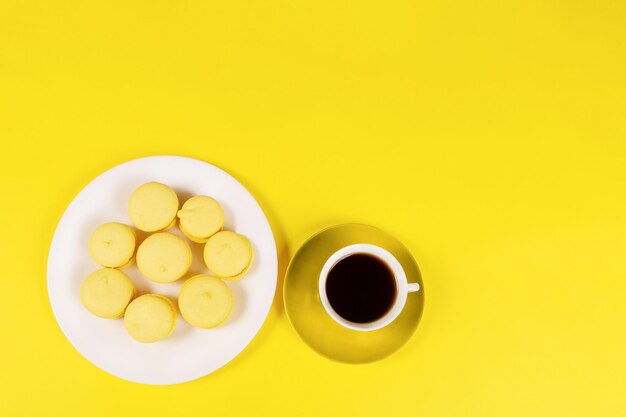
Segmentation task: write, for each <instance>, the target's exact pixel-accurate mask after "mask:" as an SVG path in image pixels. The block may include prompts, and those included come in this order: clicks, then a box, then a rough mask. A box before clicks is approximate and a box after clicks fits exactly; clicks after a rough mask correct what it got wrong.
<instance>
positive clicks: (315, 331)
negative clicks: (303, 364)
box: [283, 224, 424, 363]
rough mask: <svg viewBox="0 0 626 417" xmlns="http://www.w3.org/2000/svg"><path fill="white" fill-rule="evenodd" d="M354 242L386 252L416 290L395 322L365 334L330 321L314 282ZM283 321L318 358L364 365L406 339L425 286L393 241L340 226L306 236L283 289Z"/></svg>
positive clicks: (371, 230) (358, 228) (410, 260)
mask: <svg viewBox="0 0 626 417" xmlns="http://www.w3.org/2000/svg"><path fill="white" fill-rule="evenodd" d="M356 243H369V244H372V245H378V246H380V247H382V248H384V249H387V250H388V251H389V252H391V253H392V254H393V255H394V256H395V257H396V259H398V261H400V263H401V264H402V267H403V268H404V270H405V272H406V275H407V278H408V281H409V282H417V283H419V284H420V291H419V292H417V293H411V294H409V295H408V298H407V302H406V305H405V307H404V310H402V313H400V315H399V316H398V318H397V319H396V320H395V321H394V322H393V323H391V324H389V325H388V326H386V327H383V328H382V329H379V330H374V331H370V332H360V331H355V330H350V329H347V328H345V327H343V326H341V325H340V324H338V323H337V322H335V321H334V320H333V319H332V318H330V316H329V315H328V313H326V310H324V307H323V306H322V302H321V300H320V297H319V290H318V281H319V276H320V271H321V270H322V267H323V266H324V263H325V262H326V260H327V259H328V257H330V256H331V255H332V254H333V253H334V252H335V251H337V250H339V249H341V248H342V247H344V246H348V245H352V244H356ZM283 298H284V300H285V310H286V312H287V317H289V321H291V324H292V325H293V327H294V329H295V330H296V332H297V333H298V335H299V336H300V337H301V338H302V340H304V342H306V344H308V345H309V346H310V347H311V348H312V349H313V350H315V351H316V352H318V353H319V354H321V355H323V356H325V357H327V358H329V359H332V360H335V361H338V362H345V363H367V362H373V361H377V360H380V359H383V358H385V357H387V356H389V355H390V354H392V353H393V352H395V351H396V350H398V349H399V348H400V347H401V346H402V345H404V343H405V342H406V341H407V340H409V338H410V337H411V335H412V334H413V332H414V331H415V329H416V328H417V325H418V324H419V321H420V318H421V316H422V310H423V308H424V284H423V282H422V277H421V275H420V272H419V269H418V267H417V263H415V260H414V259H413V257H412V256H411V253H410V252H409V251H408V250H407V249H406V248H405V247H404V245H402V243H400V241H398V240H397V239H395V238H394V237H392V236H390V235H389V234H387V233H385V232H383V231H382V230H380V229H377V228H375V227H372V226H367V225H362V224H344V225H339V226H335V227H331V228H329V229H326V230H324V231H322V232H320V233H318V234H316V235H315V236H313V237H311V238H310V239H309V240H308V241H307V242H306V243H305V244H304V245H302V247H301V248H300V249H299V250H298V252H297V253H296V254H295V256H294V257H293V259H292V260H291V263H290V264H289V268H288V269H287V275H286V277H285V284H284V289H283Z"/></svg>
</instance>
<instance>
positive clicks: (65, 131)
mask: <svg viewBox="0 0 626 417" xmlns="http://www.w3.org/2000/svg"><path fill="white" fill-rule="evenodd" d="M624 22H626V3H625V2H623V1H617V0H600V1H591V0H588V1H587V0H580V1H561V2H551V1H545V0H529V1H527V0H514V1H500V0H492V1H486V0H474V1H458V0H454V1H450V0H442V1H436V2H427V1H393V0H392V1H386V2H381V1H361V2H357V1H342V0H332V1H331V0H320V1H297V0H296V1H274V0H259V1H250V2H240V1H230V2H228V1H227V2H202V1H159V0H157V1H115V0H114V1H28V0H24V1H18V0H3V1H2V2H0V140H1V143H2V149H1V153H0V154H1V156H0V157H1V158H2V159H1V163H0V178H1V181H2V191H3V197H2V198H3V204H2V208H1V209H0V210H2V212H1V213H0V214H1V218H3V219H4V220H5V221H4V229H3V239H2V242H3V243H2V247H1V251H0V262H1V265H2V291H0V313H1V316H2V318H3V322H2V343H1V347H0V392H1V393H2V394H0V415H2V416H21V415H23V416H41V415H46V416H85V415H89V416H117V415H120V416H121V415H150V416H154V417H156V416H172V415H212V416H227V415H235V416H283V415H284V416H303V417H308V416H353V415H358V416H377V417H378V416H428V417H438V416H481V417H485V416H497V417H501V416H507V417H515V416H568V417H573V416H617V415H623V413H624V410H625V409H626V395H624V393H625V392H626V354H625V353H626V297H625V295H626V192H625V189H626V24H624ZM156 154H177V155H185V156H192V157H196V158H200V159H204V160H206V161H209V162H212V163H214V164H216V165H218V166H220V167H222V168H224V169H226V170H227V171H229V172H230V173H232V174H233V175H234V176H236V177H237V178H238V179H239V180H241V181H242V183H243V184H244V185H246V186H247V187H249V189H250V190H251V191H252V192H253V193H254V195H255V196H256V197H257V198H258V200H259V201H260V203H261V205H262V206H263V208H264V210H266V212H267V213H268V216H269V217H270V219H271V222H272V226H273V228H274V232H275V234H276V238H277V243H278V249H279V252H280V257H281V259H280V271H281V278H282V273H283V272H284V270H285V267H286V264H287V262H288V259H289V256H290V255H291V254H293V253H294V251H295V250H296V249H297V248H298V246H299V245H300V244H301V243H302V242H303V241H304V239H306V238H307V237H308V236H309V235H310V234H312V233H314V232H316V231H318V230H319V229H321V228H323V227H325V226H329V225H332V224H336V223H340V222H346V221H356V222H364V223H369V224H372V225H376V226H379V227H381V228H383V229H385V230H387V231H389V232H390V233H392V234H394V235H396V236H397V237H398V238H400V239H401V240H402V241H403V242H405V244H406V245H407V246H408V247H409V248H410V249H411V250H412V251H413V253H414V255H415V257H416V259H417V260H418V262H419V264H420V266H421V268H422V273H423V277H424V283H425V286H426V290H427V299H426V309H425V311H424V317H423V321H422V323H421V325H420V327H419V329H418V331H417V333H416V334H415V336H414V337H413V338H412V339H411V341H410V342H409V343H408V344H407V345H406V346H405V347H404V348H403V349H402V350H400V351H399V352H398V353H397V354H395V355H393V356H392V357H390V358H388V359H386V360H384V361H382V362H379V363H375V364H371V365H363V366H348V365H342V364H338V363H333V362H330V361H328V360H326V359H324V358H322V357H320V356H318V355H317V354H315V353H314V352H313V351H312V350H310V349H309V348H308V347H307V346H305V345H304V344H303V343H302V342H301V341H300V340H299V339H298V338H297V336H296V333H295V332H294V331H293V330H292V329H291V328H290V326H289V323H288V321H287V319H286V317H285V313H284V310H283V307H282V302H281V300H280V299H277V300H276V302H275V304H274V306H273V308H272V310H271V313H270V315H269V317H268V320H267V322H266V323H265V325H264V326H263V328H262V330H261V332H260V333H259V335H258V337H257V338H255V339H254V341H253V342H252V344H251V345H250V346H249V347H248V348H247V349H246V350H245V351H244V352H243V353H242V354H241V355H240V356H239V357H237V358H236V359H235V360H234V361H233V362H231V363H230V364H229V365H228V366H226V367H225V368H222V369H221V370H219V371H217V372H215V373H214V374H212V375H210V376H208V377H205V378H202V379H200V380H198V381H195V382H191V383H187V384H182V385H178V386H169V387H151V386H142V385H137V384H132V383H128V382H124V381H122V380H119V379H117V378H115V377H112V376H110V375H108V374H106V373H104V372H102V371H100V370H98V369H96V368H95V367H94V366H93V365H91V364H90V363H89V362H87V361H86V360H85V359H83V358H82V357H81V356H80V355H79V354H78V353H77V352H76V351H75V350H74V349H73V348H72V347H71V346H70V344H69V343H68V342H67V341H66V339H65V338H64V337H63V335H62V333H61V331H60V329H59V328H58V326H57V325H56V323H55V320H54V318H53V315H52V311H51V309H50V305H49V302H48V298H47V290H46V257H47V251H48V247H49V244H50V240H51V238H52V234H53V232H54V229H55V226H56V222H57V221H58V220H59V218H60V216H61V214H62V212H63V210H64V209H65V207H66V205H67V204H69V202H70V201H71V199H72V197H73V196H74V195H75V194H76V193H77V192H78V191H79V190H80V189H81V188H82V187H83V186H84V185H86V184H87V183H88V182H89V181H90V180H91V179H93V178H94V177H95V176H97V175H98V174H100V173H101V172H102V171H104V170H106V169H108V168H111V167H113V166H115V165H117V164H119V163H122V162H124V161H127V160H129V159H133V158H137V157H141V156H146V155H156Z"/></svg>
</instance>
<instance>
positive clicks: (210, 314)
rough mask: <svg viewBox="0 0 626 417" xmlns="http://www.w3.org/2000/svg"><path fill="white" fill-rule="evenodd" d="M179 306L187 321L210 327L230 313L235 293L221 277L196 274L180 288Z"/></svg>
mask: <svg viewBox="0 0 626 417" xmlns="http://www.w3.org/2000/svg"><path fill="white" fill-rule="evenodd" d="M178 307H179V308H180V314H182V316H183V318H184V319H185V320H186V321H187V323H189V324H191V325H192V326H195V327H201V328H203V329H210V328H211V327H215V326H217V325H219V324H221V323H223V322H224V320H226V318H227V317H228V316H229V315H230V312H231V310H232V309H233V293H232V291H231V290H230V288H228V285H226V284H225V283H224V282H223V281H222V280H221V279H219V278H216V277H211V276H208V275H196V276H194V277H192V278H189V279H188V280H187V281H185V283H184V284H183V286H182V288H181V289H180V294H179V295H178Z"/></svg>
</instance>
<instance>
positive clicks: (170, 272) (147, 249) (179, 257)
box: [137, 232, 192, 283]
mask: <svg viewBox="0 0 626 417" xmlns="http://www.w3.org/2000/svg"><path fill="white" fill-rule="evenodd" d="M191 256H192V255H191V248H190V247H189V244H187V242H185V240H184V239H183V238H181V237H179V236H176V235H173V234H171V233H165V232H162V233H155V234H153V235H152V236H149V237H148V238H147V239H146V240H144V241H143V242H142V243H141V245H139V249H137V267H138V268H139V270H140V271H141V273H142V274H144V275H145V276H146V277H147V278H149V279H151V280H152V281H154V282H159V283H166V282H174V281H176V280H177V279H180V278H182V277H183V275H185V274H186V273H187V271H189V268H190V267H191Z"/></svg>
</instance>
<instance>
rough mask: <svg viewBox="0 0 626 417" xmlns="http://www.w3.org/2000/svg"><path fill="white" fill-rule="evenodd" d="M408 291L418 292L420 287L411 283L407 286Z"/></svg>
mask: <svg viewBox="0 0 626 417" xmlns="http://www.w3.org/2000/svg"><path fill="white" fill-rule="evenodd" d="M406 290H407V291H406V292H417V291H419V290H420V285H419V284H418V283H417V282H415V283H410V284H408V285H407V287H406Z"/></svg>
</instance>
